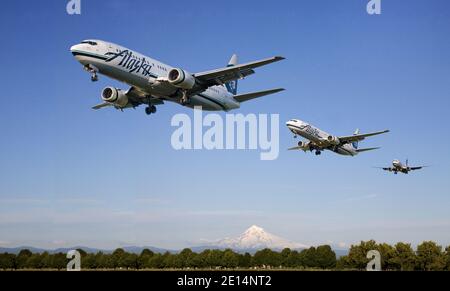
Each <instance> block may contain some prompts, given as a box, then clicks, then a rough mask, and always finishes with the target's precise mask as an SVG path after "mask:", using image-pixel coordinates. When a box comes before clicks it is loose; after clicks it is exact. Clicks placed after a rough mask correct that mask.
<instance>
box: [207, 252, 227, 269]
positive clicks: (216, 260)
mask: <svg viewBox="0 0 450 291" xmlns="http://www.w3.org/2000/svg"><path fill="white" fill-rule="evenodd" d="M222 256H223V253H222V251H221V250H211V251H210V252H209V253H208V256H207V260H206V261H207V266H209V267H211V268H220V267H222V265H221V264H222Z"/></svg>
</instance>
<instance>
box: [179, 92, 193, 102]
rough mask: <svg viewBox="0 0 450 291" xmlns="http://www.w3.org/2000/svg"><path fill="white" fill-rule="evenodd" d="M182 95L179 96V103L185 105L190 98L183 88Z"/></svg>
mask: <svg viewBox="0 0 450 291" xmlns="http://www.w3.org/2000/svg"><path fill="white" fill-rule="evenodd" d="M182 94H183V95H182V96H181V98H180V103H181V105H187V104H189V103H190V102H191V100H190V98H189V96H188V94H187V91H186V90H183V91H182Z"/></svg>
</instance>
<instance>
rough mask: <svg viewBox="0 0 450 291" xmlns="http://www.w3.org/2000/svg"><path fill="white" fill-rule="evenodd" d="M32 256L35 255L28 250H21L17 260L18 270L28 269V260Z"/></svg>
mask: <svg viewBox="0 0 450 291" xmlns="http://www.w3.org/2000/svg"><path fill="white" fill-rule="evenodd" d="M32 254H33V253H31V251H30V250H28V249H24V250H21V251H20V252H19V254H18V255H17V258H16V264H17V268H18V269H25V268H26V267H27V261H28V258H29V257H31V255H32Z"/></svg>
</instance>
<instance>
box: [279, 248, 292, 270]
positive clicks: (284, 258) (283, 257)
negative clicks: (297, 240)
mask: <svg viewBox="0 0 450 291" xmlns="http://www.w3.org/2000/svg"><path fill="white" fill-rule="evenodd" d="M290 254H291V249H290V248H284V249H283V250H282V251H281V253H280V256H281V265H282V266H283V267H287V260H288V258H289V255H290Z"/></svg>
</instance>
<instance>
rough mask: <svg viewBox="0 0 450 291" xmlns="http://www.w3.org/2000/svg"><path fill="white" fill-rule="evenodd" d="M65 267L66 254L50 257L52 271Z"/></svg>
mask: <svg viewBox="0 0 450 291" xmlns="http://www.w3.org/2000/svg"><path fill="white" fill-rule="evenodd" d="M66 267H67V258H66V254H64V253H57V254H54V255H52V265H51V268H52V269H56V270H58V271H59V270H63V269H66Z"/></svg>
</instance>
